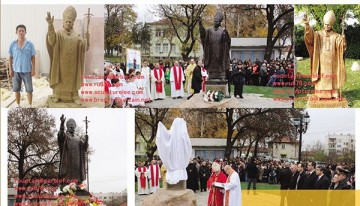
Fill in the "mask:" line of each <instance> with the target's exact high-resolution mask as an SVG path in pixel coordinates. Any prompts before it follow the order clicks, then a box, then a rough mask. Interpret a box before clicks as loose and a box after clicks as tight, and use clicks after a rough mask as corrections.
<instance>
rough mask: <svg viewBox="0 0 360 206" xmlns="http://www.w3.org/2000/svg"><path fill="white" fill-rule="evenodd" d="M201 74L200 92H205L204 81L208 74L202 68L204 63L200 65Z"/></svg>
mask: <svg viewBox="0 0 360 206" xmlns="http://www.w3.org/2000/svg"><path fill="white" fill-rule="evenodd" d="M201 76H202V83H201V92H200V93H204V94H205V93H206V87H205V83H206V79H207V78H208V76H209V74H208V72H207V70H206V69H205V68H204V63H203V66H202V67H201Z"/></svg>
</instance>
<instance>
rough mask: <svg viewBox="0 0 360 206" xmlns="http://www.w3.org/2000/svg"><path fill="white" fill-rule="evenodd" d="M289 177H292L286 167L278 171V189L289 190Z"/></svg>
mask: <svg viewBox="0 0 360 206" xmlns="http://www.w3.org/2000/svg"><path fill="white" fill-rule="evenodd" d="M291 176H292V172H291V170H290V168H288V167H286V168H283V169H282V170H281V171H280V173H279V182H280V189H282V190H284V189H289V188H290V181H291Z"/></svg>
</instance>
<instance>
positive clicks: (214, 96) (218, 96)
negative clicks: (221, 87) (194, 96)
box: [204, 90, 224, 102]
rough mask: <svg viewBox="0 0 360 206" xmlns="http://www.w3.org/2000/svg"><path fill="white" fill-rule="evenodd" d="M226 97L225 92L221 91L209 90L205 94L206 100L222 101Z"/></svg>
mask: <svg viewBox="0 0 360 206" xmlns="http://www.w3.org/2000/svg"><path fill="white" fill-rule="evenodd" d="M223 98H224V93H222V92H220V91H211V90H208V91H207V92H206V94H205V95H204V101H205V102H220V101H221V100H222V99H223Z"/></svg>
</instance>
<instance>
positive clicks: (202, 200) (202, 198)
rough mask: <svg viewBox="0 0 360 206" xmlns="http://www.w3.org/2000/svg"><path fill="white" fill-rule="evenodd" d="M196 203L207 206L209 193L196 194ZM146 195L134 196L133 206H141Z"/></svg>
mask: <svg viewBox="0 0 360 206" xmlns="http://www.w3.org/2000/svg"><path fill="white" fill-rule="evenodd" d="M195 195H196V201H197V205H199V206H200V205H204V206H206V205H207V198H208V195H209V193H208V192H196V193H195ZM147 196H148V195H138V194H136V195H135V205H136V206H141V204H142V201H143V199H144V198H145V197H147Z"/></svg>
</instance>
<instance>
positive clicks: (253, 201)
mask: <svg viewBox="0 0 360 206" xmlns="http://www.w3.org/2000/svg"><path fill="white" fill-rule="evenodd" d="M195 195H196V200H197V205H198V206H207V199H208V195H209V193H208V192H196V193H195ZM146 196H147V195H137V194H136V195H135V205H136V206H141V205H142V201H143V199H144V198H145V197H146ZM265 202H266V205H269V206H278V205H280V196H279V190H274V191H269V190H264V191H261V190H258V191H257V195H254V194H253V192H252V191H251V192H250V193H249V194H248V193H247V191H246V190H242V206H259V205H264V203H265Z"/></svg>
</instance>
